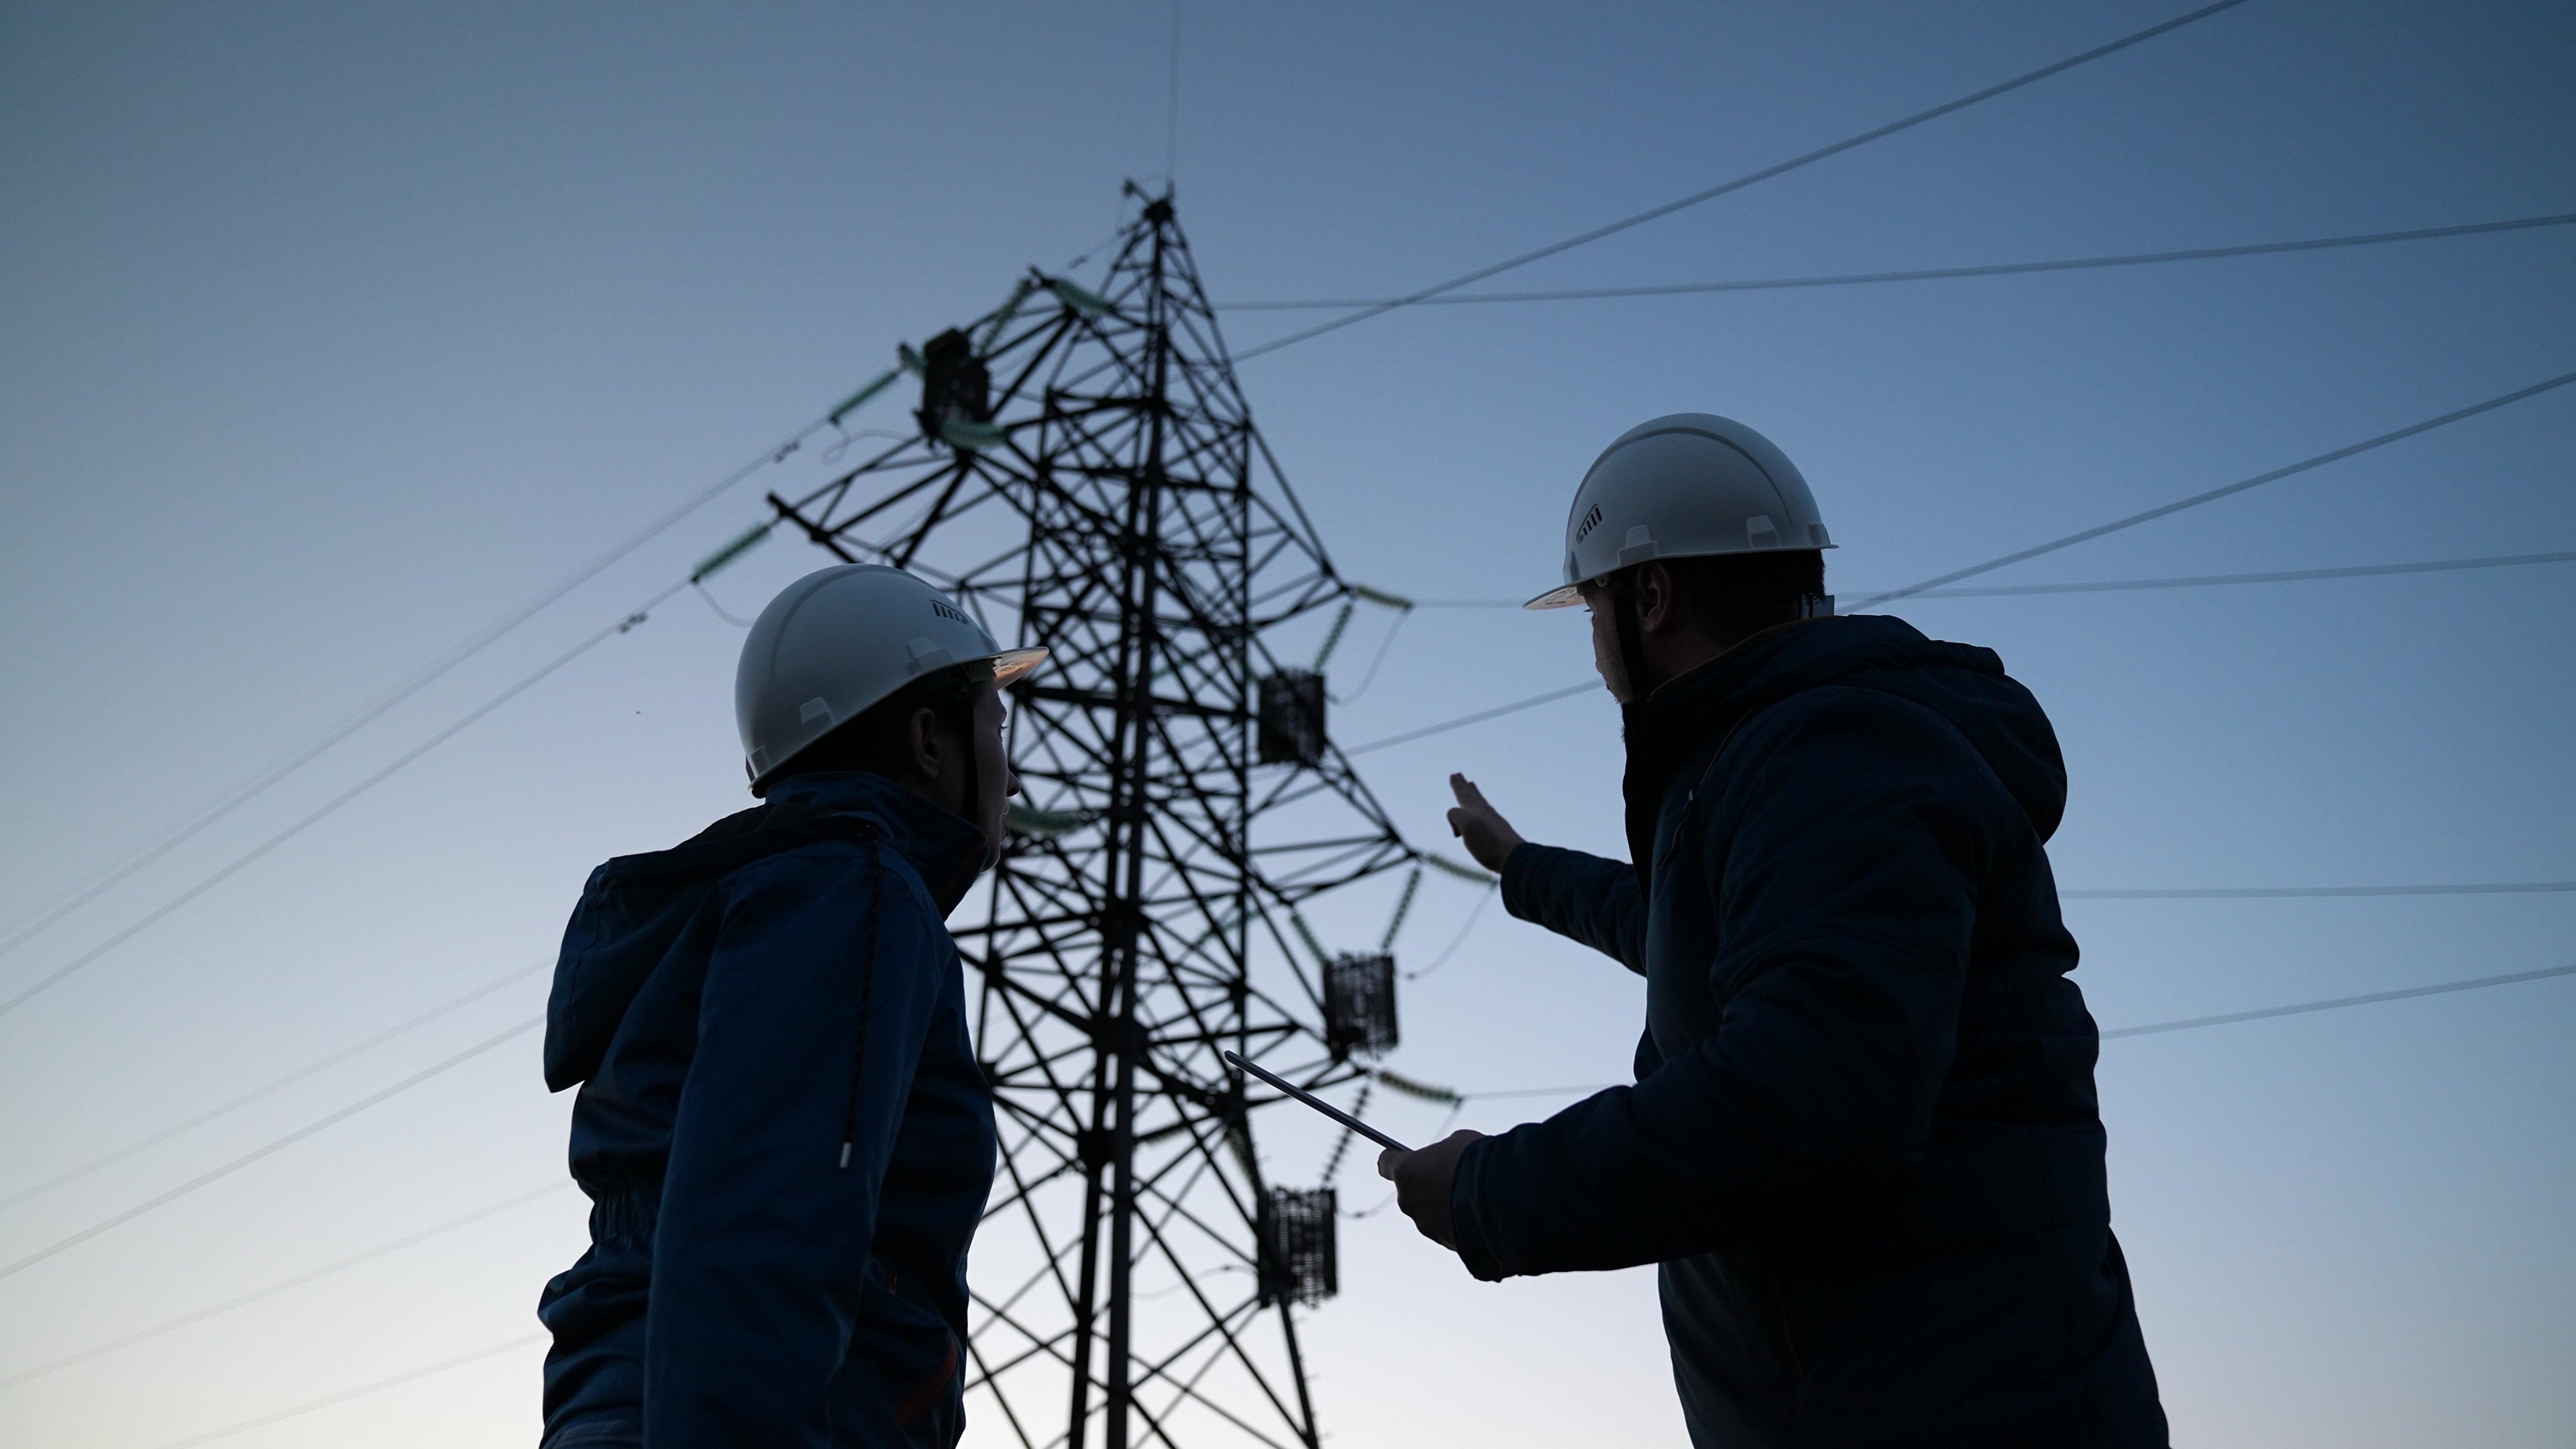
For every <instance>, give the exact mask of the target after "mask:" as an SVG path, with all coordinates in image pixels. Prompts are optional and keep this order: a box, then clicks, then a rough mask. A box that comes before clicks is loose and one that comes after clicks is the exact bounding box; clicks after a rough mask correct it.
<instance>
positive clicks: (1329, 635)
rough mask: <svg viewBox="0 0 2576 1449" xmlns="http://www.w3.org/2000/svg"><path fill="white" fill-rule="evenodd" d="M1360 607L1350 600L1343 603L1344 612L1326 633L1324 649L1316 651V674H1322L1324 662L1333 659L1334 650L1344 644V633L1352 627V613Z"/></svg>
mask: <svg viewBox="0 0 2576 1449" xmlns="http://www.w3.org/2000/svg"><path fill="white" fill-rule="evenodd" d="M1358 607H1359V606H1358V605H1356V604H1354V603H1352V602H1351V601H1350V600H1348V599H1344V600H1343V601H1342V611H1341V612H1340V613H1338V614H1335V615H1334V616H1333V627H1331V628H1330V629H1327V630H1325V631H1324V647H1323V648H1321V649H1318V650H1316V651H1315V672H1316V673H1318V674H1321V673H1322V672H1323V671H1324V661H1325V660H1327V659H1330V658H1332V657H1333V650H1334V648H1335V647H1336V646H1338V645H1339V644H1340V643H1341V642H1342V631H1343V630H1345V629H1348V628H1349V627H1351V613H1352V611H1353V610H1355V609H1357V608H1358Z"/></svg>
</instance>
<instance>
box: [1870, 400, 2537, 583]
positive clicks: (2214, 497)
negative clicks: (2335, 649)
mask: <svg viewBox="0 0 2576 1449" xmlns="http://www.w3.org/2000/svg"><path fill="white" fill-rule="evenodd" d="M2571 382H2576V372H2562V373H2560V374H2559V375H2557V376H2556V377H2551V378H2544V379H2543V380H2541V381H2539V382H2536V383H2533V384H2532V385H2530V386H2529V387H2520V388H2516V389H2514V390H2513V391H2511V392H2508V393H2501V394H2498V395H2497V396H2495V397H2491V398H2488V399H2487V400H2486V401H2484V402H2479V403H2472V404H2470V405H2469V406H2467V407H2464V408H2457V409H2454V410H2452V411H2450V412H2447V413H2443V414H2441V415H2440V416H2438V417H2431V418H2426V419H2425V420H2423V421H2422V422H2419V423H2409V424H2407V425H2406V426H2405V427H2402V428H2397V429H2393V430H2392V431H2389V432H2385V433H2381V434H2380V435H2379V436H2377V437H2374V438H2365V439H2363V440H2362V441H2360V442H2358V443H2351V444H2347V445H2345V446H2344V447H2340V448H2335V449H2331V450H2329V451H2327V452H2323V453H2319V454H2317V455H2316V456H2314V457H2312V458H2302V459H2300V460H2299V461H2298V462H2296V463H2292V464H2290V465H2288V466H2287V467H2282V468H2274V469H2272V470H2271V471H2270V472H2268V473H2257V474H2255V475H2254V476H2253V477H2251V478H2243V479H2239V480H2238V481H2236V482H2234V483H2228V484H2224V485H2222V486H2220V487H2217V488H2212V489H2209V490H2208V491H2206V492H2202V493H2195V494H2192V495H2191V496H2190V497H2188V498H2178V499H2175V500H2174V501H2173V502H2171V503H2166V504H2160V505H2158V506H2157V507H2154V508H2149V509H2145V510H2143V511H2141V512H2138V513H2132V514H2130V515H2128V516H2127V517H2125V518H2115V519H2113V520H2111V521H2110V522H2109V523H2103V524H2096V525H2095V526H2093V527H2091V528H2087V529H2080V530H2078V531H2076V532H2074V533H2070V534H2067V535H2066V536H2065V537H2063V538H2053V539H2050V540H2049V541H2048V542H2046V543H2042V544H2034V545H2032V546H2031V547H2029V548H2025V549H2017V550H2015V551H2013V552H2011V553H2008V554H2004V555H2003V556H2001V557H1999V558H1991V559H1988V560H1986V561H1985V562H1984V563H1978V564H1970V565H1969V566H1968V567H1966V568H1963V569H1952V570H1951V571H1950V572H1948V573H1945V574H1935V575H1933V576H1932V577H1931V578H1928V579H1925V580H1923V581H1921V582H1920V583H1913V584H1908V585H1906V586H1905V587H1903V588H1901V589H1890V590H1888V591H1886V592H1885V593H1878V594H1871V595H1868V596H1867V597H1865V598H1862V599H1859V600H1857V601H1855V602H1854V603H1853V605H1852V607H1854V608H1869V607H1871V606H1873V605H1877V604H1884V603H1888V602H1890V601H1892V600H1895V599H1902V598H1907V597H1910V596H1912V595H1915V594H1920V593H1924V592H1926V591H1927V590H1931V589H1937V588H1940V587H1941V586H1943V585H1945V584H1955V583H1957V582H1958V581H1960V580H1961V579H1967V578H1974V577H1976V576H1977V575H1979V574H1984V573H1992V572H1993V571H1995V570H1996V569H1999V568H2007V567H2009V566H2011V565H2013V564H2017V563H2021V562H2023V561H2024V560H2026V559H2034V558H2037V557H2039V556H2040V555H2042V554H2048V553H2055V552H2057V551H2058V550H2059V549H2063V548H2072V547H2074V546H2075V545H2076V544H2079V543H2086V542H2089V541H2091V540H2093V539H2097V538H2100V537H2102V536H2104V535H2105V534H2112V533H2118V532H2120V531H2121V530H2123V529H2130V528H2135V527H2137V526H2138V525H2139V524H2142V523H2151V522H2153V521H2155V520H2156V519H2159V518H2168V517H2171V516H2172V515H2174V514H2177V513H2180V512H2182V511H2184V510H2185V509H2190V508H2198V507H2200V506H2201V505H2202V504H2205V503H2215V502H2217V501H2218V500H2219V499H2221V498H2232V497H2234V496H2235V495H2237V494H2239V493H2244V492H2247V491H2249V490H2251V489H2255V488H2260V487H2263V486H2264V485H2265V484H2268V483H2277V482H2279V481H2281V480H2282V479H2284V478H2289V477H2294V476H2296V475H2298V474H2301V473H2306V472H2309V471H2312V470H2314V469H2317V468H2322V467H2324V466H2326V465H2327V464H2328V463H2337V462H2341V461H2342V460H2344V459H2346V458H2350V457H2354V456H2356V455H2358V454H2362V453H2367V452H2370V451H2372V450H2373V449H2377V448H2384V447H2387V446H2388V445H2389V444H2391V443H2396V442H2402V441H2404V440H2405V439H2408V438H2413V437H2418V436H2421V435H2422V434H2425V433H2429V432H2431V431H2433V430H2434V429H2436V428H2446V427H2449V426H2450V425H2451V424H2453V423H2458V422H2465V421H2467V420H2468V419H2470V418H2474V417H2479V416H2481V415H2483V414H2486V413H2491V412H2494V411H2495V410H2496V409H2498V408H2503V407H2510V406H2512V405H2513V404H2515V403H2518V402H2521V401H2523V400H2524V399H2526V398H2534V397H2538V396H2540V395H2541V394H2542V393H2546V392H2552V391H2555V390H2556V389H2559V388H2562V387H2565V386H2567V385H2568V384H2569V383H2571Z"/></svg>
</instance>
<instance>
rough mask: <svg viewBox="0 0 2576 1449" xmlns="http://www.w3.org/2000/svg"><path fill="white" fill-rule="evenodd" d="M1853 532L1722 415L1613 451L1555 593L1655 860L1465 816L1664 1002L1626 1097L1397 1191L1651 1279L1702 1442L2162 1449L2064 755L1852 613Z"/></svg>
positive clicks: (1441, 1221)
mask: <svg viewBox="0 0 2576 1449" xmlns="http://www.w3.org/2000/svg"><path fill="white" fill-rule="evenodd" d="M1831 546H1832V540H1831V539H1830V538H1829V537H1828V536H1827V534H1826V532H1825V525H1824V521H1823V519H1821V518H1820V517H1818V515H1817V512H1816V503H1815V498H1814V496H1813V495H1812V494H1811V493H1810V492H1809V491H1808V488H1807V484H1806V481H1805V480H1804V479H1803V478H1801V477H1800V476H1799V474H1798V470H1797V469H1796V468H1795V467H1794V466H1792V465H1791V464H1790V462H1789V460H1788V458H1787V457H1786V456H1785V455H1783V454H1782V453H1781V451H1780V450H1779V449H1778V448H1776V447H1774V446H1772V444H1771V443H1770V441H1769V440H1768V439H1766V438H1764V437H1763V436H1762V435H1761V434H1759V433H1757V432H1755V431H1754V430H1753V429H1751V428H1748V427H1746V426H1744V425H1743V424H1741V423H1738V422H1734V421H1732V420H1730V419H1726V418H1721V417H1715V416H1711V415H1709V414H1705V413H1682V414H1676V415H1674V416H1671V417H1663V418H1657V419H1654V420H1653V421H1651V422H1647V423H1644V424H1641V425H1640V426H1638V427H1635V428H1632V429H1630V430H1629V431H1628V432H1627V433H1625V434H1622V435H1621V436H1620V437H1619V438H1618V439H1617V440H1616V441H1615V442H1613V443H1612V444H1611V445H1610V447H1609V448H1608V450H1606V451H1605V452H1603V453H1602V455H1601V457H1600V459H1599V460H1598V461H1596V462H1595V463H1594V464H1593V465H1592V469H1591V471H1590V472H1589V473H1588V474H1587V475H1586V476H1585V477H1584V479H1583V482H1582V485H1581V486H1580V487H1579V488H1578V489H1577V490H1576V493H1575V497H1574V507H1573V509H1572V512H1571V516H1570V517H1569V519H1568V521H1567V526H1566V540H1565V574H1564V585H1563V587H1560V588H1558V589H1555V590H1552V591H1550V592H1549V593H1547V594H1543V595H1541V596H1540V597H1539V598H1537V599H1534V600H1532V601H1531V607H1533V608H1550V607H1556V606H1560V605H1570V604H1577V603H1579V604H1582V605H1585V606H1586V607H1588V608H1589V609H1590V610H1591V615H1592V636H1593V651H1594V656H1595V660H1596V663H1597V664H1598V666H1599V668H1600V671H1601V674H1602V677H1603V679H1604V680H1605V681H1606V682H1607V683H1608V685H1609V687H1610V690H1611V692H1612V693H1613V694H1615V695H1616V696H1617V697H1618V699H1619V701H1620V703H1621V705H1622V706H1623V712H1624V715H1625V722H1626V731H1627V751H1628V768H1627V780H1626V785H1625V794H1626V810H1627V834H1628V847H1629V851H1630V857H1629V859H1628V860H1625V861H1618V860H1604V859H1600V858H1598V857H1595V856H1590V855H1585V854H1582V853H1580V852H1577V851H1572V850H1563V849H1558V848H1555V847H1552V846H1545V845H1536V844H1531V843H1529V842H1527V841H1524V840H1522V839H1521V837H1520V836H1519V834H1518V833H1517V832H1515V831H1514V830H1513V829H1512V827H1511V826H1510V825H1509V824H1508V823H1506V822H1505V821H1504V819H1503V817H1502V816H1501V814H1500V813H1498V812H1497V811H1496V810H1495V809H1494V808H1493V806H1492V805H1490V804H1489V803H1487V801H1486V800H1485V797H1484V796H1483V794H1482V793H1481V792H1479V791H1478V790H1477V788H1476V787H1475V786H1474V785H1473V784H1471V783H1469V782H1468V781H1467V780H1465V779H1464V778H1462V777H1456V776H1453V777H1452V779H1451V783H1452V785H1453V787H1454V788H1455V790H1456V792H1457V796H1458V807H1457V808H1456V809H1455V810H1453V811H1451V812H1450V817H1449V818H1450V823H1451V825H1452V827H1453V828H1455V829H1456V830H1457V831H1458V832H1459V833H1460V834H1461V835H1463V836H1464V838H1465V840H1466V843H1467V846H1468V849H1469V850H1470V851H1471V852H1472V853H1473V854H1474V855H1475V856H1476V858H1477V859H1478V860H1479V861H1480V862H1482V863H1483V864H1484V865H1485V866H1486V867H1487V868H1488V869H1490V870H1493V871H1495V872H1496V873H1497V874H1499V875H1500V876H1501V877H1502V885H1503V900H1504V902H1505V903H1506V904H1507V905H1508V906H1509V908H1510V909H1511V911H1512V913H1513V914H1514V915H1517V916H1519V917H1521V918H1522V919H1524V920H1530V921H1535V922H1537V923H1539V924H1540V925H1543V926H1546V927H1548V928H1549V929H1551V930H1554V931H1557V932H1559V933H1561V934H1563V935H1566V936H1569V937H1572V938H1573V939H1574V940H1577V941H1580V942H1582V943H1583V944H1585V945H1588V946H1592V947H1594V948H1596V949H1598V950H1600V951H1602V952H1604V953H1606V954H1608V955H1609V956H1611V957H1613V958H1615V959H1617V960H1618V961H1620V962H1621V963H1622V964H1624V965H1626V966H1627V967H1628V968H1629V969H1630V970H1632V971H1635V972H1637V973H1639V974H1641V975H1643V976H1644V977H1645V978H1646V1029H1645V1036H1644V1039H1643V1040H1642V1041H1640V1042H1639V1043H1638V1047H1637V1060H1636V1077H1637V1083H1636V1085H1635V1086H1633V1087H1618V1088H1613V1089H1611V1090H1609V1091H1606V1092H1603V1093H1601V1094H1599V1095H1597V1096H1594V1097H1592V1098H1590V1099H1588V1100H1586V1101H1583V1102H1580V1103H1577V1104H1576V1105H1574V1106H1572V1107H1569V1108H1567V1109H1566V1110H1565V1111H1563V1112H1560V1113H1558V1114H1557V1115H1556V1116H1554V1117H1551V1118H1549V1119H1548V1120H1546V1121H1544V1122H1533V1123H1530V1124H1527V1125H1525V1126H1521V1127H1516V1128H1514V1129H1512V1130H1511V1131H1509V1132H1506V1133H1503V1134H1501V1135H1499V1136H1494V1137H1484V1136H1479V1135H1478V1134H1476V1133H1472V1132H1461V1133H1457V1134H1455V1135H1453V1136H1452V1137H1450V1138H1448V1139H1447V1140H1445V1141H1442V1142H1439V1143H1436V1144H1434V1145H1432V1146H1430V1147H1427V1148H1424V1149H1422V1150H1421V1151H1418V1152H1413V1153H1400V1152H1389V1153H1387V1154H1385V1156H1384V1157H1383V1158H1382V1159H1381V1160H1380V1163H1379V1170H1380V1171H1381V1172H1383V1173H1384V1174H1386V1175H1387V1176H1389V1177H1391V1178H1393V1179H1394V1180H1395V1182H1396V1185H1397V1191H1398V1198H1399V1201H1400V1203H1401V1205H1402V1207H1403V1209H1404V1211H1405V1213H1406V1214H1407V1215H1408V1216H1410V1217H1411V1218H1412V1219H1413V1220H1414V1222H1415V1223H1416V1224H1417V1225H1418V1226H1419V1227H1420V1228H1421V1230H1422V1231H1423V1233H1424V1234H1425V1235H1427V1236H1429V1237H1430V1238H1432V1239H1433V1240H1435V1241H1437V1242H1440V1243H1442V1244H1444V1245H1447V1246H1450V1247H1453V1248H1455V1249H1456V1251H1457V1253H1458V1255H1459V1257H1460V1258H1462V1259H1463V1260H1464V1261H1465V1263H1466V1266H1467V1268H1468V1270H1469V1271H1470V1272H1472V1273H1474V1274H1475V1275H1476V1276H1477V1277H1479V1278H1487V1279H1500V1278H1509V1277H1513V1276H1516V1275H1522V1274H1531V1273H1555V1272H1565V1271H1568V1270H1576V1269H1603V1268H1625V1267H1631V1266H1634V1265H1638V1264H1643V1263H1655V1264H1659V1265H1660V1268H1659V1282H1660V1288H1661V1296H1662V1300H1663V1316H1664V1328H1665V1334H1666V1336H1667V1338H1668V1339H1669V1341H1670V1343H1671V1347H1672V1358H1673V1377H1674V1381H1675V1383H1676V1385H1677V1386H1678V1388H1679V1390H1680V1393H1681V1401H1682V1413H1683V1417H1684V1420H1685V1421H1686V1423H1687V1424H1688V1426H1689V1429H1690V1434H1691V1440H1692V1442H1693V1443H1694V1444H1695V1445H1698V1446H1701V1449H1714V1446H1721V1445H1723V1446H1743V1449H1767V1446H1782V1449H1786V1446H1790V1445H1810V1444H1814V1445H1823V1444H1831V1445H1840V1446H1864V1445H1868V1446H1887V1449H1896V1446H1906V1449H1924V1446H1958V1449H1972V1446H1973V1449H2004V1446H2049V1449H2073V1446H2103V1449H2163V1446H2164V1445H2165V1443H2166V1434H2165V1417H2164V1412H2163V1410H2162V1408H2161V1407H2160V1406H2159V1404H2158V1400H2157V1394H2156V1382H2155V1373H2154V1370H2153V1368H2152V1367H2151V1366H2150V1365H2149V1363H2148V1359H2147V1349H2146V1344H2145V1341H2144V1339H2143V1337H2142V1336H2141V1335H2140V1333H2139V1329H2138V1318H2137V1310H2136V1305H2135V1303H2134V1301H2133V1299H2132V1297H2131V1294H2130V1289H2129V1272H2128V1267H2127V1265H2126V1263H2125V1262H2123V1260H2122V1258H2121V1255H2120V1245H2119V1243H2118V1241H2117V1240H2116V1239H2114V1238H2113V1237H2112V1235H2111V1209H2110V1198H2109V1193H2108V1189H2107V1188H2106V1186H2105V1181H2104V1173H2103V1132H2102V1123H2101V1120H2100V1117H2099V1116H2098V1114H2097V1110H2096V1106H2095V1097H2094V1090H2093V1063H2094V1057H2095V1053H2096V1050H2097V1036H2096V1033H2095V1030H2094V1025H2093V1018H2092V1017H2091V1016H2090V1015H2089V1014H2088V1013H2087V1012H2086V1010H2085V1008H2084V999H2083V995H2082V993H2080V992H2079V991H2078V990H2077V989H2076V987H2075V984H2074V983H2073V982H2072V981H2069V980H2068V979H2067V973H2068V972H2070V971H2072V970H2073V969H2074V968H2075V960H2076V950H2075V940H2074V938H2073V937H2072V936H2071V935H2069V934H2068V933H2067V930H2066V927H2065V925H2064V923H2063V922H2062V921H2060V919H2059V916H2058V903H2057V888H2056V883H2055V881H2054V879H2053V878H2052V877H2051V875H2050V873H2049V864H2048V854H2047V851H2046V849H2045V845H2046V842H2047V840H2048V837H2049V835H2050V834H2051V832H2053V831H2054V830H2055V829H2056V828H2057V823H2058V818H2059V816H2060V814H2061V813H2062V811H2063V809H2064V806H2065V803H2066V768H2065V764H2064V762H2063V760H2062V759H2061V758H2060V756H2059V754H2058V748H2057V738H2056V735H2055V733H2054V732H2053V731H2051V729H2050V728H2049V724H2048V718H2047V716H2046V715H2045V714H2043V713H2041V711H2040V707H2039V704H2038V701H2036V700H2034V699H2033V698H2032V697H2031V695H2030V692H2029V691H2028V690H2026V689H2024V688H2023V687H2022V686H2021V685H2019V684H2017V683H2015V682H2014V681H2013V680H2012V679H2011V678H2010V677H2009V676H2007V675H2006V674H2005V673H2004V669H2003V663H2002V661H2001V660H1999V659H1998V658H1996V656H1995V655H1994V653H1993V652H1992V651H1990V650H1986V649H1979V648H1974V647H1971V646H1969V645H1965V644H1946V643H1940V642H1937V641H1935V640H1931V639H1927V638H1925V637H1924V636H1923V635H1922V634H1920V633H1918V632H1916V631H1915V630H1914V629H1913V628H1911V627H1910V626H1908V625H1907V624H1905V623H1904V622H1903V621H1902V620H1899V619H1895V618H1889V617H1856V618H1837V617H1834V616H1833V601H1832V599H1831V598H1830V597H1828V596H1827V595H1826V594H1825V585H1824V550H1825V549H1827V548H1830V547H1831Z"/></svg>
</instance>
